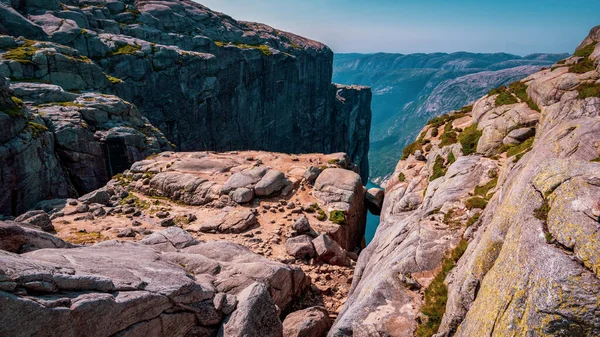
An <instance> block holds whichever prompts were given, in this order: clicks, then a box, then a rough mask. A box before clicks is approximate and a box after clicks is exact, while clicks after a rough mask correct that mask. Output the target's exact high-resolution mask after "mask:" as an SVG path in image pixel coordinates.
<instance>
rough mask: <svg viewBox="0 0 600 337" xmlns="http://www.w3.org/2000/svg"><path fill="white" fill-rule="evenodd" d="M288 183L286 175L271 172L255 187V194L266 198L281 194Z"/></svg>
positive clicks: (274, 171)
mask: <svg viewBox="0 0 600 337" xmlns="http://www.w3.org/2000/svg"><path fill="white" fill-rule="evenodd" d="M287 183H288V181H287V179H286V177H285V174H283V172H281V171H277V170H269V171H268V172H267V173H266V174H265V175H264V176H263V177H262V178H261V179H260V181H259V182H258V183H256V186H255V187H254V193H256V195H257V196H259V197H266V196H270V195H273V194H275V192H279V191H280V190H281V189H282V188H283V187H284V186H285V185H286V184H287Z"/></svg>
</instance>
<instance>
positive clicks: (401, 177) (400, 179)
mask: <svg viewBox="0 0 600 337" xmlns="http://www.w3.org/2000/svg"><path fill="white" fill-rule="evenodd" d="M398 181H399V182H405V181H406V176H405V175H404V173H403V172H400V173H399V174H398Z"/></svg>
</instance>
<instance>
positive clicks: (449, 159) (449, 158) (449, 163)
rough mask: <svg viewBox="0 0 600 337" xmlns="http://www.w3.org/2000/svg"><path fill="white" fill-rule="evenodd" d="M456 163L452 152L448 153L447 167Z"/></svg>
mask: <svg viewBox="0 0 600 337" xmlns="http://www.w3.org/2000/svg"><path fill="white" fill-rule="evenodd" d="M455 162H456V157H455V156H454V153H453V152H450V153H448V166H450V165H452V164H454V163H455Z"/></svg>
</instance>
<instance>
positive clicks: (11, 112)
mask: <svg viewBox="0 0 600 337" xmlns="http://www.w3.org/2000/svg"><path fill="white" fill-rule="evenodd" d="M2 112H4V113H5V114H7V115H8V116H9V117H11V118H19V117H25V114H24V113H23V109H22V108H20V107H12V108H8V109H4V110H3V111H2Z"/></svg>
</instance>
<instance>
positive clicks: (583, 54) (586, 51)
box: [573, 42, 596, 57]
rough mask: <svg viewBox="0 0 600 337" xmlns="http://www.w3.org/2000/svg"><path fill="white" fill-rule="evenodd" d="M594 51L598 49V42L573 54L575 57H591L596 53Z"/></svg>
mask: <svg viewBox="0 0 600 337" xmlns="http://www.w3.org/2000/svg"><path fill="white" fill-rule="evenodd" d="M594 49H596V42H592V43H590V44H588V45H587V46H585V47H583V48H581V49H579V50H576V51H575V52H574V53H573V56H577V57H590V55H592V53H593V52H594Z"/></svg>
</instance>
